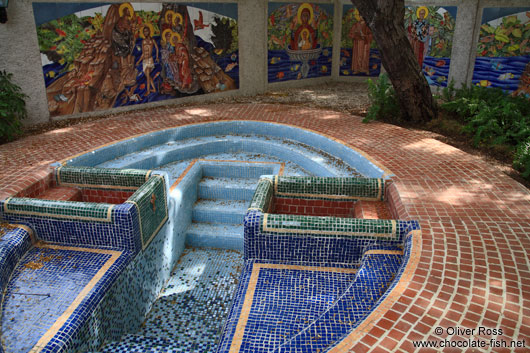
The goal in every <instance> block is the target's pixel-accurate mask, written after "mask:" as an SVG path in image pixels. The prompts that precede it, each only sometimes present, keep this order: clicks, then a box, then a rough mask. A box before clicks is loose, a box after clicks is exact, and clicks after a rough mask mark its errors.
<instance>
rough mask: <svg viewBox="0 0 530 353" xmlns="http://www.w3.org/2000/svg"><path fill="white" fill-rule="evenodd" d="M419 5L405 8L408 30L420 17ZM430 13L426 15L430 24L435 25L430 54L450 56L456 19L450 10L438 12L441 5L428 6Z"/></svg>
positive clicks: (439, 56) (442, 56) (437, 56)
mask: <svg viewBox="0 0 530 353" xmlns="http://www.w3.org/2000/svg"><path fill="white" fill-rule="evenodd" d="M417 9H418V7H407V8H406V9H405V27H406V28H407V30H408V29H409V27H410V26H412V23H413V22H414V21H415V20H417V19H418V17H417V16H416V10H417ZM427 9H428V10H429V14H428V15H427V17H426V20H427V22H428V25H429V26H430V27H433V33H432V35H431V39H432V44H431V48H430V52H429V54H428V55H430V56H433V57H436V58H448V57H450V56H451V49H452V46H453V34H454V29H455V19H454V18H453V17H452V16H451V14H450V13H449V12H444V13H443V15H442V14H440V13H439V12H438V10H440V7H439V6H427Z"/></svg>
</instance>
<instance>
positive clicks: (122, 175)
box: [56, 167, 151, 190]
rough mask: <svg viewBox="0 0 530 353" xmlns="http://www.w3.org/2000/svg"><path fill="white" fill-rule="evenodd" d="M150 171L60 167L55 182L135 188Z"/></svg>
mask: <svg viewBox="0 0 530 353" xmlns="http://www.w3.org/2000/svg"><path fill="white" fill-rule="evenodd" d="M150 174H151V171H149V170H139V169H116V168H91V167H60V168H58V169H57V175H56V178H57V184H59V185H77V186H90V187H91V188H97V187H98V186H100V187H102V186H116V187H120V188H126V189H133V190H134V189H137V188H138V187H140V186H142V185H143V184H144V183H145V181H146V180H147V178H148V177H149V175H150Z"/></svg>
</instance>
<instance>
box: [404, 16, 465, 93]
mask: <svg viewBox="0 0 530 353" xmlns="http://www.w3.org/2000/svg"><path fill="white" fill-rule="evenodd" d="M455 18H456V7H450V6H449V7H439V6H417V7H407V8H406V9H405V27H406V29H407V33H408V38H409V41H410V44H411V45H412V49H413V50H414V55H415V56H416V58H417V59H418V63H419V64H420V66H421V67H422V69H423V74H424V75H425V78H426V79H427V82H429V85H431V86H447V80H448V77H449V65H450V63H451V50H452V48H453V34H454V29H455Z"/></svg>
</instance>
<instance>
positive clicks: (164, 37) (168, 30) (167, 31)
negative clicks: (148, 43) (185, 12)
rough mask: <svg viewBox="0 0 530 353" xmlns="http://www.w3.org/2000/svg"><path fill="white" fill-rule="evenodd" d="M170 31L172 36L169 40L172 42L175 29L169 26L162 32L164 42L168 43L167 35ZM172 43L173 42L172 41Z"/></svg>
mask: <svg viewBox="0 0 530 353" xmlns="http://www.w3.org/2000/svg"><path fill="white" fill-rule="evenodd" d="M168 33H171V38H170V39H169V41H170V42H171V41H172V39H173V31H172V30H171V29H169V28H168V29H165V30H164V32H162V38H161V41H162V43H163V44H166V43H167V41H166V35H167V34H168ZM170 44H173V43H170Z"/></svg>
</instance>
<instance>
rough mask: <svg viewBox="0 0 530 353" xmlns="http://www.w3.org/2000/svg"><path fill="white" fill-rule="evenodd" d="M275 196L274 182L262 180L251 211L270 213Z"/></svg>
mask: <svg viewBox="0 0 530 353" xmlns="http://www.w3.org/2000/svg"><path fill="white" fill-rule="evenodd" d="M272 195H273V188H272V181H271V180H270V179H260V181H259V183H258V187H257V188H256V192H254V196H253V197H252V201H251V202H250V206H249V209H254V210H260V211H261V212H268V210H269V207H270V204H271V201H272Z"/></svg>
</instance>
